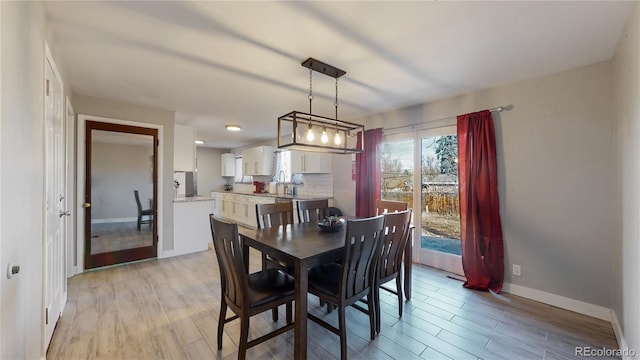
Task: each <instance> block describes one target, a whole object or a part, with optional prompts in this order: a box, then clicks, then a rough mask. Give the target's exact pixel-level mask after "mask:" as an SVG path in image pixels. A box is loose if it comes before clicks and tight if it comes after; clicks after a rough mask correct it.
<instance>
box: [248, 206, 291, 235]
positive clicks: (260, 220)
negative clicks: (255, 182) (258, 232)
mask: <svg viewBox="0 0 640 360" xmlns="http://www.w3.org/2000/svg"><path fill="white" fill-rule="evenodd" d="M256 217H257V224H258V229H266V228H270V227H275V226H280V225H285V226H286V225H287V224H292V223H293V202H291V201H286V202H276V203H271V204H257V205H256Z"/></svg>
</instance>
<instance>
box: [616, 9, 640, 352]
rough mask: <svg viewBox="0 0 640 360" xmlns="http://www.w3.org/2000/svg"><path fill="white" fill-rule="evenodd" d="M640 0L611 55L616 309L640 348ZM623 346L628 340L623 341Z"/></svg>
mask: <svg viewBox="0 0 640 360" xmlns="http://www.w3.org/2000/svg"><path fill="white" fill-rule="evenodd" d="M639 69H640V5H638V4H636V7H635V9H634V10H633V14H632V16H631V19H630V20H629V22H628V23H627V26H626V29H625V32H624V35H623V37H622V39H621V41H620V44H619V47H618V50H617V53H616V55H615V57H614V60H613V92H614V106H613V108H614V113H615V120H616V124H617V149H616V150H617V165H618V169H617V178H618V182H617V188H616V189H617V194H616V195H617V197H616V200H617V201H616V205H617V209H616V210H617V211H616V214H617V215H618V217H617V221H616V223H615V229H616V232H615V233H614V234H615V235H616V236H614V237H613V240H614V241H613V244H614V260H613V273H614V293H613V310H614V313H615V316H616V317H617V321H618V323H619V324H620V325H621V327H622V330H623V336H624V340H625V342H626V346H628V347H629V348H632V349H636V351H638V350H640V310H639V307H638V304H640V280H638V275H639V274H640V261H639V260H638V258H639V257H640V222H639V221H638V219H640V190H639V188H638V185H639V184H640V70H639ZM622 345H623V346H624V344H622Z"/></svg>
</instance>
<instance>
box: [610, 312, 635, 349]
mask: <svg viewBox="0 0 640 360" xmlns="http://www.w3.org/2000/svg"><path fill="white" fill-rule="evenodd" d="M611 325H613V333H614V334H615V335H616V340H617V341H618V349H621V350H625V349H628V348H629V345H627V340H626V339H625V338H624V332H623V331H622V326H621V325H620V322H619V321H618V316H617V315H616V311H615V310H611ZM622 359H624V360H632V359H634V357H631V356H624V355H623V356H622Z"/></svg>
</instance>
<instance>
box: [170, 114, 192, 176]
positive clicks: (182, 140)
mask: <svg viewBox="0 0 640 360" xmlns="http://www.w3.org/2000/svg"><path fill="white" fill-rule="evenodd" d="M195 169H196V129H195V128H194V127H192V126H185V125H179V124H175V125H174V128H173V171H195Z"/></svg>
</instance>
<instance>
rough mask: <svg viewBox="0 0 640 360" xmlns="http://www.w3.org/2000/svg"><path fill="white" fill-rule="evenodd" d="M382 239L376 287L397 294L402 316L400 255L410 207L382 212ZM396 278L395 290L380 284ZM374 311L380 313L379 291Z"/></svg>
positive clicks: (405, 238)
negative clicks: (397, 210) (398, 210)
mask: <svg viewBox="0 0 640 360" xmlns="http://www.w3.org/2000/svg"><path fill="white" fill-rule="evenodd" d="M384 218H385V220H384V227H385V231H384V241H383V242H382V249H381V251H380V257H379V258H378V270H377V273H378V278H377V285H378V286H377V289H376V290H379V289H380V288H382V289H384V290H386V291H389V292H391V293H393V294H395V295H396V296H398V308H399V309H398V316H399V317H402V275H401V272H400V270H401V269H402V255H403V252H404V248H405V247H406V245H407V241H408V239H409V232H410V231H411V209H408V210H404V211H400V212H389V213H385V214H384ZM393 279H396V290H395V291H394V290H392V289H389V288H386V287H383V286H381V285H382V284H384V283H386V282H389V281H391V280H393ZM375 296H376V298H375V304H376V313H377V314H380V308H379V306H380V296H379V291H376V294H375ZM376 330H377V332H380V316H378V317H377V318H376Z"/></svg>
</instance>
